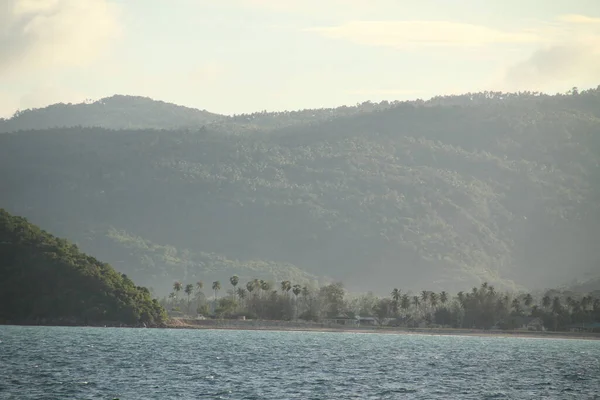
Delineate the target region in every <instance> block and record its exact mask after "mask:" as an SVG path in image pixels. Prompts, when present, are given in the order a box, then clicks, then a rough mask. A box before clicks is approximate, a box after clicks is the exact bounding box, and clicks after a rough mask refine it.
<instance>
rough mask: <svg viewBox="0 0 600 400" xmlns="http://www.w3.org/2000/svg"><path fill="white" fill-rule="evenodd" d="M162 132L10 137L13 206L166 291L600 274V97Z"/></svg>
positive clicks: (509, 281)
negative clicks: (249, 282) (264, 281)
mask: <svg viewBox="0 0 600 400" xmlns="http://www.w3.org/2000/svg"><path fill="white" fill-rule="evenodd" d="M73 107H75V106H73ZM141 115H143V113H142V114H141ZM143 124H149V122H148V121H145V122H144V121H138V125H143ZM155 128H156V127H152V128H148V129H122V130H118V131H115V130H108V129H104V128H81V127H74V128H66V129H65V128H48V129H45V130H37V131H21V132H17V133H10V134H5V135H0V204H2V205H4V206H5V207H6V208H7V209H8V210H10V211H11V212H14V213H18V214H20V215H25V216H27V217H28V218H31V219H32V221H34V222H36V223H38V224H41V225H43V226H47V227H49V229H52V230H53V231H54V232H57V233H59V234H60V235H62V236H66V237H69V238H70V239H71V240H73V241H75V242H77V243H78V244H79V245H80V246H81V248H83V249H84V250H85V251H86V252H88V253H90V254H94V255H96V256H98V257H101V258H103V259H106V260H108V261H110V262H112V263H115V265H116V266H117V268H119V269H120V270H121V271H123V272H125V273H127V274H128V275H129V276H131V277H132V278H133V279H135V280H136V281H139V282H143V283H144V284H146V285H151V286H154V287H155V288H156V289H157V290H160V291H165V290H166V289H165V288H169V287H170V286H171V284H172V281H173V280H178V279H183V277H184V276H185V277H186V279H188V280H191V279H196V278H197V279H202V280H215V279H221V280H225V279H228V276H230V275H231V273H232V272H235V273H238V274H240V275H242V274H243V275H244V276H250V275H252V274H260V276H261V277H263V276H264V277H265V278H267V275H271V276H272V278H273V279H281V277H282V276H286V274H292V275H294V276H296V277H297V278H292V280H298V279H300V280H301V279H308V280H310V279H325V278H331V279H334V280H342V281H344V282H345V283H346V284H347V285H348V287H349V288H350V289H351V290H377V291H380V292H384V291H385V292H387V291H389V290H390V285H392V282H393V285H394V287H395V286H398V287H403V288H407V289H415V290H416V289H418V288H423V287H427V288H433V289H434V290H456V291H458V290H464V289H468V288H469V287H471V286H473V285H478V284H479V283H481V282H483V281H488V282H490V283H491V284H494V285H495V286H496V287H498V288H502V287H503V288H520V287H523V286H524V287H529V288H544V287H554V286H558V285H561V284H563V283H564V282H568V281H570V280H571V279H572V278H573V277H576V276H578V275H580V274H582V273H584V272H587V271H590V270H594V268H597V266H598V265H600V249H598V248H597V243H596V242H597V240H596V238H597V237H598V235H599V234H600V224H598V223H597V222H598V221H600V167H599V166H600V137H599V135H598V132H599V131H600V89H596V90H589V91H583V92H577V93H570V94H568V95H556V96H548V95H540V94H537V93H520V94H506V93H490V92H484V93H470V94H465V95H462V96H448V97H438V98H434V99H431V100H429V101H414V102H394V103H386V102H382V103H378V104H374V103H369V102H366V103H363V104H360V105H357V106H355V107H340V108H336V109H328V110H303V111H297V112H290V113H288V112H282V113H256V114H250V115H244V116H233V117H224V119H221V120H216V121H213V122H211V123H209V124H206V125H202V126H198V127H196V128H182V129H169V130H163V131H158V130H156V129H155ZM134 238H135V239H134ZM118 261H123V262H122V263H116V262H118ZM259 265H261V267H260V271H259V270H256V269H254V268H255V267H256V266H259ZM252 266H254V267H252ZM269 271H271V272H269ZM274 271H276V272H277V273H275V272H274ZM287 276H289V275H287Z"/></svg>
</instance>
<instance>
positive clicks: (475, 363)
mask: <svg viewBox="0 0 600 400" xmlns="http://www.w3.org/2000/svg"><path fill="white" fill-rule="evenodd" d="M0 365H2V368H0V398H3V399H4V398H6V399H40V398H52V399H57V398H61V399H71V398H73V399H75V398H77V399H91V398H103V399H109V398H110V399H112V398H121V399H170V398H178V399H351V398H355V399H396V398H402V399H449V398H452V399H484V398H485V399H492V398H493V399H509V398H510V399H540V398H549V399H595V398H597V396H598V388H600V342H598V341H593V340H560V339H531V338H527V339H524V338H492V337H489V338H481V337H461V336H425V335H382V334H356V333H317V332H257V331H219V330H154V329H117V328H114V329H112V328H106V329H103V328H59V327H15V326H1V327H0Z"/></svg>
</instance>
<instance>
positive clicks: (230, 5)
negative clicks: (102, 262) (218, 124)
mask: <svg viewBox="0 0 600 400" xmlns="http://www.w3.org/2000/svg"><path fill="white" fill-rule="evenodd" d="M599 84H600V0H519V1H516V0H435V1H434V0H419V1H417V0H411V1H404V0H302V1H295V0H294V1H292V0H0V116H5V117H7V116H9V115H11V114H12V113H13V112H14V111H15V110H16V109H25V108H31V107H41V106H45V105H48V104H51V103H56V102H80V101H83V100H85V99H94V100H96V99H99V98H102V97H106V96H110V95H113V94H132V95H142V96H149V97H152V98H155V99H160V100H164V101H169V102H174V103H178V104H183V105H187V106H191V107H197V108H201V109H208V110H210V111H213V112H220V113H227V114H231V113H241V112H251V111H258V110H263V109H267V110H283V109H299V108H314V107H322V106H336V105H342V104H354V103H357V102H362V101H365V100H373V101H380V100H384V99H387V100H394V99H400V100H402V99H413V98H428V97H431V96H434V95H437V94H449V93H461V92H468V91H479V90H504V91H509V90H510V91H512V90H541V91H547V92H556V91H561V92H563V91H566V90H567V89H568V88H570V87H572V86H579V87H582V88H585V87H596V86H598V85H599Z"/></svg>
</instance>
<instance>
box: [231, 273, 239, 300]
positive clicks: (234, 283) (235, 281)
mask: <svg viewBox="0 0 600 400" xmlns="http://www.w3.org/2000/svg"><path fill="white" fill-rule="evenodd" d="M239 282H240V278H239V277H238V276H237V275H233V276H232V277H231V278H229V283H231V286H233V292H232V294H233V297H234V298H235V296H236V294H237V291H236V289H237V285H238V283H239Z"/></svg>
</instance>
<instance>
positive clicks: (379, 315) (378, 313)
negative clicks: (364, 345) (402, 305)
mask: <svg viewBox="0 0 600 400" xmlns="http://www.w3.org/2000/svg"><path fill="white" fill-rule="evenodd" d="M391 303H392V301H391V300H390V299H379V301H377V303H375V306H374V307H373V314H374V315H375V318H376V319H377V323H378V324H379V325H380V326H381V325H383V323H384V322H385V319H386V318H388V317H389V316H390V307H391Z"/></svg>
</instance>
